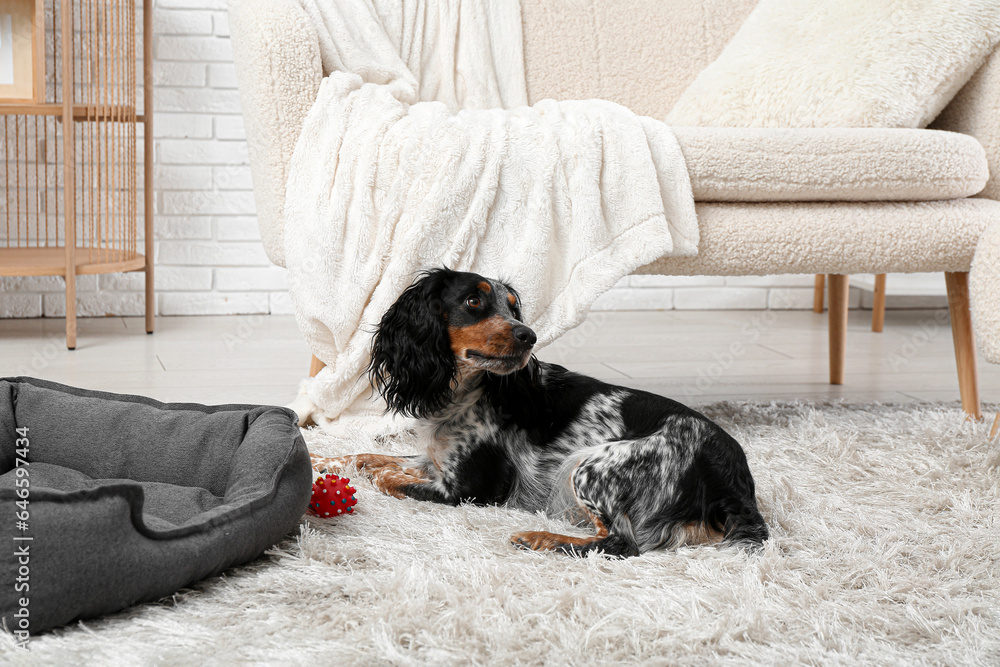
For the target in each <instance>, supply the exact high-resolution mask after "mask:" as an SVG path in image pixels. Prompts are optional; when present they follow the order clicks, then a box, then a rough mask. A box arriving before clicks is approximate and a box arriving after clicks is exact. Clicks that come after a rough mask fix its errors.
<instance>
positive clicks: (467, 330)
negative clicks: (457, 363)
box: [448, 315, 511, 359]
mask: <svg viewBox="0 0 1000 667" xmlns="http://www.w3.org/2000/svg"><path fill="white" fill-rule="evenodd" d="M448 336H449V338H450V339H451V351H452V352H453V353H454V354H455V356H456V357H458V358H459V359H467V356H466V352H467V351H468V350H475V351H476V352H479V353H482V354H488V355H490V356H503V355H507V354H510V349H509V347H510V343H511V326H510V324H509V323H508V322H507V321H506V320H505V319H504V318H503V317H501V316H500V315H493V316H492V317H487V318H486V319H485V320H482V321H480V322H476V323H475V324H470V325H468V326H464V327H455V326H449V327H448Z"/></svg>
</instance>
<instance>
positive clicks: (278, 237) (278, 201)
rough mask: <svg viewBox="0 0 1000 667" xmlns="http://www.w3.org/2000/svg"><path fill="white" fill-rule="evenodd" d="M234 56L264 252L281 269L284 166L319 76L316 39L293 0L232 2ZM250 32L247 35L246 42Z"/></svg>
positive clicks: (307, 19) (293, 145)
mask: <svg viewBox="0 0 1000 667" xmlns="http://www.w3.org/2000/svg"><path fill="white" fill-rule="evenodd" d="M229 16H230V24H231V27H230V29H231V31H232V33H233V35H235V36H237V37H239V36H243V35H245V36H246V38H244V39H239V38H237V39H233V40H232V44H233V55H234V57H235V60H236V62H238V63H240V67H238V68H237V69H236V73H237V76H238V77H239V86H240V105H241V106H242V107H243V122H244V124H245V126H246V135H247V148H248V150H249V153H250V171H251V175H252V176H253V191H254V200H255V201H256V202H257V220H258V221H259V223H260V235H261V238H262V240H263V242H264V250H265V251H266V252H267V256H268V257H269V258H270V259H271V261H272V262H274V263H275V264H277V265H279V266H284V265H285V244H284V231H283V228H284V227H283V223H282V216H283V214H284V210H285V181H286V180H287V177H288V162H289V160H290V159H291V157H292V151H293V150H294V149H295V140H296V139H298V138H299V133H300V132H301V131H302V124H303V123H304V122H305V119H306V114H307V113H309V109H311V108H312V105H313V102H315V101H316V94H317V92H318V91H319V84H320V82H321V81H322V80H323V76H324V72H323V67H322V64H321V61H320V56H319V36H318V34H317V32H316V28H315V27H314V26H313V24H312V22H311V21H310V19H309V17H308V16H307V15H306V13H305V10H303V9H302V7H301V6H300V5H299V3H298V2H297V1H296V0H242V1H241V0H233V2H231V3H230V12H229ZM251 35H252V38H251V37H250V36H251Z"/></svg>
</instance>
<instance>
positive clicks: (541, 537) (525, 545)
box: [510, 530, 557, 551]
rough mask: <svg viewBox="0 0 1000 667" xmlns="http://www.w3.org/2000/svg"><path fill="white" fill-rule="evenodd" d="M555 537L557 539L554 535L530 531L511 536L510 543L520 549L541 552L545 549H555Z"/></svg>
mask: <svg viewBox="0 0 1000 667" xmlns="http://www.w3.org/2000/svg"><path fill="white" fill-rule="evenodd" d="M553 537H557V536H555V535H553V534H552V533H545V532H541V531H535V530H529V531H523V532H520V533H514V534H513V535H511V536H510V543H511V544H513V545H514V546H515V547H517V548H518V549H530V550H531V551H539V550H543V549H551V548H553V546H554V545H553V542H554V540H553V539H552V538H553Z"/></svg>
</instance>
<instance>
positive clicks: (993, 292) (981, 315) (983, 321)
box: [969, 218, 1000, 364]
mask: <svg viewBox="0 0 1000 667" xmlns="http://www.w3.org/2000/svg"><path fill="white" fill-rule="evenodd" d="M994 220H996V218H994ZM969 282H970V283H971V292H972V316H973V322H974V323H975V329H976V337H977V338H978V340H979V349H980V350H982V351H983V356H985V357H986V359H987V360H989V361H992V362H993V363H994V364H1000V224H997V223H996V222H994V223H993V226H992V227H990V228H989V230H988V231H987V232H986V233H985V234H983V237H982V238H981V239H980V240H979V245H977V246H976V256H975V259H973V261H972V271H971V272H970V275H969Z"/></svg>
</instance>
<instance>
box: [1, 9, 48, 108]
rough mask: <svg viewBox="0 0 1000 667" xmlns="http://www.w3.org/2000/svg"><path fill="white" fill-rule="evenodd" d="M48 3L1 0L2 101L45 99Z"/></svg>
mask: <svg viewBox="0 0 1000 667" xmlns="http://www.w3.org/2000/svg"><path fill="white" fill-rule="evenodd" d="M44 48H45V3H44V1H43V0H0V102H5V103H12V102H13V103H16V102H24V103H41V102H44V101H45V57H44Z"/></svg>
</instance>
